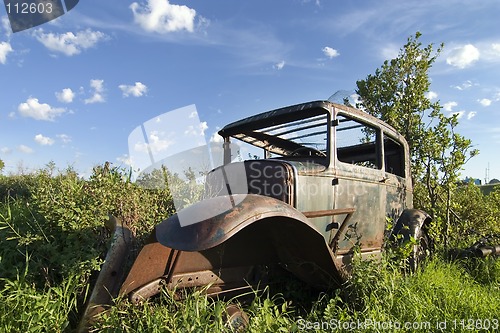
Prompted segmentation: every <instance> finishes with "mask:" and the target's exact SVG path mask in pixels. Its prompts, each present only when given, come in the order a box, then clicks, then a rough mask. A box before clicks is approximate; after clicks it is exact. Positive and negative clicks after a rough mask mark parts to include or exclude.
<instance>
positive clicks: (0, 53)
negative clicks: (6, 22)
mask: <svg viewBox="0 0 500 333" xmlns="http://www.w3.org/2000/svg"><path fill="white" fill-rule="evenodd" d="M12 51H14V50H13V49H12V46H10V43H9V42H1V43H0V64H3V65H5V63H6V62H7V55H8V54H9V53H10V52H12Z"/></svg>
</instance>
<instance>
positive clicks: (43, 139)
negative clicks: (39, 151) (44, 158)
mask: <svg viewBox="0 0 500 333" xmlns="http://www.w3.org/2000/svg"><path fill="white" fill-rule="evenodd" d="M35 142H36V143H38V144H39V145H42V146H51V145H53V144H54V139H51V138H49V137H47V136H43V135H42V134H37V135H35Z"/></svg>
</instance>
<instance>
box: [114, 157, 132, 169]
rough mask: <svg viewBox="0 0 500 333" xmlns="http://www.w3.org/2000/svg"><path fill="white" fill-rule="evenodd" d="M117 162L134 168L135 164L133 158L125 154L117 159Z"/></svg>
mask: <svg viewBox="0 0 500 333" xmlns="http://www.w3.org/2000/svg"><path fill="white" fill-rule="evenodd" d="M116 160H117V161H118V162H121V163H123V164H125V165H129V166H132V165H133V163H132V157H130V156H129V155H128V154H123V155H122V156H120V157H117V158H116Z"/></svg>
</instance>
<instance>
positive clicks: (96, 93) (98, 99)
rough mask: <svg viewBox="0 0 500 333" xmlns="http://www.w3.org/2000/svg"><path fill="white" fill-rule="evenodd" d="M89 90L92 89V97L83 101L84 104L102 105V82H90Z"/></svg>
mask: <svg viewBox="0 0 500 333" xmlns="http://www.w3.org/2000/svg"><path fill="white" fill-rule="evenodd" d="M90 88H92V96H91V97H89V98H87V99H85V101H84V102H85V104H93V103H104V102H105V101H106V99H105V98H104V94H103V93H104V80H90Z"/></svg>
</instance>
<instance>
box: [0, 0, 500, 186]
mask: <svg viewBox="0 0 500 333" xmlns="http://www.w3.org/2000/svg"><path fill="white" fill-rule="evenodd" d="M499 14H500V2H498V1H472V0H471V1H459V0H443V1H425V0H418V1H413V0H411V1H389V0H381V1H340V2H339V1H326V0H316V1H314V0H309V1H306V0H288V1H261V0H254V1H216V0H213V1H201V0H195V1H181V0H176V1H167V0H147V1H139V2H133V1H124V0H119V1H118V0H107V1H97V0H84V1H80V3H79V4H78V5H77V6H76V7H75V8H74V9H73V10H71V11H70V12H68V13H67V14H65V15H63V16H62V17H60V18H58V19H57V20H55V21H52V22H49V23H46V24H43V25H40V26H38V27H35V28H32V29H28V30H25V31H23V32H19V33H15V34H12V32H11V29H10V26H9V22H8V19H7V15H6V12H5V8H4V7H1V8H0V23H1V24H0V159H2V160H4V162H5V164H6V168H5V170H4V173H9V172H17V171H18V170H19V169H24V170H25V171H29V170H32V169H36V168H39V167H41V166H43V165H45V164H46V163H48V162H49V161H51V160H52V161H54V162H55V163H56V165H57V166H58V168H61V169H64V168H65V167H66V166H68V165H71V166H73V167H74V168H75V169H77V170H78V171H79V172H80V173H81V174H83V175H88V174H89V173H90V172H91V168H92V166H94V165H96V164H99V163H104V162H105V161H110V162H112V163H113V164H114V165H123V166H126V163H127V162H128V161H129V160H130V156H129V142H128V137H129V135H130V134H131V133H132V132H133V131H134V129H136V128H137V127H138V126H140V125H141V124H143V123H145V122H147V121H149V120H151V119H154V118H155V117H158V116H160V115H162V114H164V113H165V112H168V111H171V110H174V109H179V108H183V107H186V106H189V105H192V104H195V105H196V110H197V112H198V118H199V124H200V126H199V128H196V130H197V131H198V132H197V133H198V135H200V136H203V135H204V136H205V138H206V141H209V140H210V139H211V138H212V135H213V133H214V132H216V131H217V130H218V129H219V128H220V127H222V126H223V125H224V124H226V123H228V122H231V121H234V120H237V119H239V118H242V117H246V116H250V115H252V114H255V113H259V112H263V111H267V110H270V109H274V108H278V107H282V106H286V105H291V104H296V103H301V102H306V101H310V100H321V99H328V98H329V97H330V96H331V95H332V94H333V93H335V92H336V91H338V90H354V89H355V87H356V81H357V80H360V79H364V78H366V76H367V75H368V74H372V73H374V71H375V70H376V69H377V68H378V67H380V66H381V65H382V63H383V61H384V60H385V59H390V58H392V57H394V56H396V55H397V53H398V50H399V49H400V48H401V47H402V46H403V45H404V44H405V42H406V40H407V38H408V37H409V36H411V35H414V34H415V32H416V31H420V32H421V33H422V37H421V41H422V42H423V43H424V45H427V44H429V43H434V44H435V46H436V47H437V46H438V45H439V44H440V43H441V42H443V43H444V44H445V48H444V50H443V53H442V54H441V55H440V57H439V58H438V59H437V61H436V63H435V65H434V67H433V68H432V70H431V72H430V75H431V79H432V85H431V92H430V95H429V96H430V97H432V98H433V99H439V100H440V102H441V105H443V106H444V109H443V112H445V113H447V114H451V113H455V112H456V113H459V115H460V126H459V131H460V133H461V134H463V135H464V136H466V137H468V138H470V139H471V140H472V141H473V144H474V145H475V148H478V149H479V150H480V155H479V156H477V157H475V158H473V159H472V160H471V161H469V163H468V164H467V166H466V168H465V171H464V172H463V174H464V176H472V177H476V178H481V179H484V178H485V171H486V168H487V167H488V165H489V168H490V172H489V178H500V167H499V165H500V163H499V162H500V157H499V154H498V150H497V149H498V148H495V147H498V146H499V145H500V120H499V115H500V113H499V111H500V110H499V109H500V81H499V77H500V23H499V20H498V15H499ZM157 141H158V143H159V144H160V145H161V144H162V143H163V144H165V145H168V144H169V143H172V142H173V141H167V140H164V141H162V140H161V138H160V139H158V140H157Z"/></svg>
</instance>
